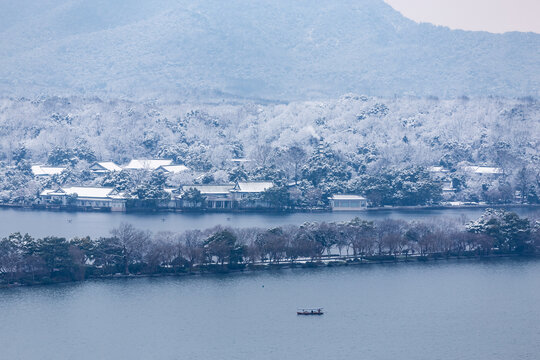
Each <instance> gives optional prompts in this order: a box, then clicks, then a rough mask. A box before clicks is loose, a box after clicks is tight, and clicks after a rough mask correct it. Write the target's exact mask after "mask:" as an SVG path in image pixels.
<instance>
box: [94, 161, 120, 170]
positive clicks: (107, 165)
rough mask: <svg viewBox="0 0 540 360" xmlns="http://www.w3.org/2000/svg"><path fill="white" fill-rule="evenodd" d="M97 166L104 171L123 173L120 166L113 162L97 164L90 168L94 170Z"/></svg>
mask: <svg viewBox="0 0 540 360" xmlns="http://www.w3.org/2000/svg"><path fill="white" fill-rule="evenodd" d="M96 166H98V167H101V168H102V169H103V170H106V171H121V170H122V168H121V167H120V166H118V165H116V164H115V163H114V162H112V161H99V162H95V163H94V164H92V166H90V168H93V167H96ZM93 170H94V169H93Z"/></svg>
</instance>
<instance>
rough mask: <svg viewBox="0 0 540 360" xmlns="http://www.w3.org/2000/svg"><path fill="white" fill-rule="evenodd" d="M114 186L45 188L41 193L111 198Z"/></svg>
mask: <svg viewBox="0 0 540 360" xmlns="http://www.w3.org/2000/svg"><path fill="white" fill-rule="evenodd" d="M113 192H114V188H111V187H90V186H72V187H63V188H58V189H45V190H43V191H42V192H41V194H40V195H42V196H44V195H72V194H77V197H79V198H93V199H107V198H111V197H112V196H110V195H113V194H111V193H113Z"/></svg>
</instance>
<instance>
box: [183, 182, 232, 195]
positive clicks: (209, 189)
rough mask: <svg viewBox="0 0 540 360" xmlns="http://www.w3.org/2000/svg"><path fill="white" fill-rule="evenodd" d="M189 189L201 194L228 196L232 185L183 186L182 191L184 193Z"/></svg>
mask: <svg viewBox="0 0 540 360" xmlns="http://www.w3.org/2000/svg"><path fill="white" fill-rule="evenodd" d="M191 188H194V189H197V190H199V191H200V192H201V194H228V193H229V192H230V191H231V190H232V189H233V188H234V185H233V184H225V185H185V186H182V190H184V191H186V190H189V189H191Z"/></svg>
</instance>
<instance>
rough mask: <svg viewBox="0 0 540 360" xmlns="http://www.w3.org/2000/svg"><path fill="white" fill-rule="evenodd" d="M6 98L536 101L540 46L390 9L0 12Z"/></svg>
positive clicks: (375, 0) (152, 5)
mask: <svg viewBox="0 0 540 360" xmlns="http://www.w3.org/2000/svg"><path fill="white" fill-rule="evenodd" d="M0 8H1V10H2V11H0V49H1V52H0V94H3V95H36V94H60V95H67V94H85V95H89V94H95V95H112V96H122V97H143V98H147V97H154V96H160V97H163V96H167V95H169V96H171V97H178V96H189V97H192V98H193V97H195V98H196V97H200V98H209V97H216V98H219V97H223V96H226V94H228V95H232V96H237V97H248V98H268V99H276V100H292V99H307V98H321V97H336V96H339V95H341V94H343V93H346V92H356V93H366V94H370V95H379V96H392V95H394V94H400V95H404V94H405V95H406V94H410V95H436V96H443V97H445V96H459V95H490V94H494V95H502V96H523V95H534V96H538V94H539V92H540V35H539V34H533V33H507V34H503V35H500V34H490V33H485V32H465V31H455V30H450V29H448V28H444V27H435V26H432V25H429V24H417V23H415V22H413V21H411V20H408V19H406V18H404V17H403V16H402V15H401V14H400V13H398V12H397V11H395V10H393V9H392V8H391V7H390V6H388V5H387V4H386V3H384V2H383V1H382V0H341V1H339V3H336V2H335V1H330V0H310V1H307V0H299V1H294V2H292V1H288V0H272V1H269V0H260V1H257V2H256V3H255V2H253V1H251V0H231V1H228V2H222V1H218V0H206V1H205V0H196V1H192V0H191V1H188V0H179V1H173V0H133V1H130V2H129V5H126V2H125V1H121V0H95V1H92V2H88V1H83V0H28V1H23V2H3V3H2V5H0Z"/></svg>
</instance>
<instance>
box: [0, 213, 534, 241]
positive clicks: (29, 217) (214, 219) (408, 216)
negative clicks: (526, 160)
mask: <svg viewBox="0 0 540 360" xmlns="http://www.w3.org/2000/svg"><path fill="white" fill-rule="evenodd" d="M511 210H512V211H515V212H517V213H518V214H519V215H522V216H527V217H530V218H534V217H536V218H538V217H540V208H539V207H536V208H530V207H517V208H511ZM483 212H484V209H480V208H469V209H440V210H435V209H429V210H428V209H423V210H368V211H357V212H319V213H286V214H283V213H248V212H246V213H154V214H151V213H150V214H148V213H145V214H141V213H130V214H126V213H100V212H63V211H58V212H56V211H33V210H21V209H6V208H1V209H0V236H7V235H9V234H10V233H13V232H17V231H18V232H21V233H29V234H31V235H33V236H36V237H41V236H47V235H57V236H65V237H74V236H86V235H89V236H92V237H98V236H107V235H109V232H110V230H111V229H113V228H115V227H117V226H118V225H120V223H122V222H125V223H131V224H133V225H135V226H136V227H138V228H141V229H145V230H146V229H148V230H151V231H153V232H157V231H173V232H181V231H184V230H188V229H206V228H210V227H212V226H215V225H226V226H232V227H253V226H255V227H263V228H268V227H273V226H280V225H286V224H297V225H300V224H302V223H304V222H306V221H327V222H330V221H346V220H350V219H352V218H354V217H355V216H358V217H360V218H363V219H368V220H381V219H384V218H394V219H403V220H407V221H411V220H424V221H435V222H437V221H440V220H442V219H453V220H456V221H458V222H463V221H465V220H471V219H476V218H478V217H479V216H481V215H482V213H483Z"/></svg>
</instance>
